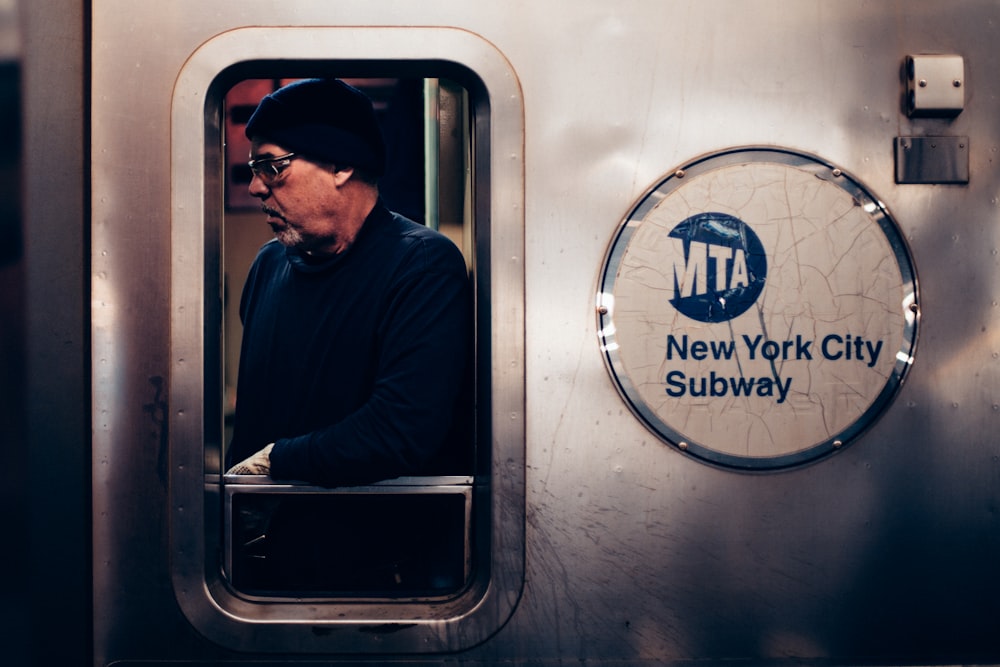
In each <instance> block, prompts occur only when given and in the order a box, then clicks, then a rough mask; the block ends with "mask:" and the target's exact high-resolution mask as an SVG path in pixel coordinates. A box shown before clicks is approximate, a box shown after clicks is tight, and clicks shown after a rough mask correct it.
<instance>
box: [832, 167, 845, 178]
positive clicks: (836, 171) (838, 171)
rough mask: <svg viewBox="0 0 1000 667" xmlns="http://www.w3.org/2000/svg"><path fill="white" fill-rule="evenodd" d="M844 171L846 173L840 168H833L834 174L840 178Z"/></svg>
mask: <svg viewBox="0 0 1000 667" xmlns="http://www.w3.org/2000/svg"><path fill="white" fill-rule="evenodd" d="M843 173H844V172H842V171H841V170H839V169H834V170H833V175H834V176H836V177H838V178H839V177H840V175H841V174H843Z"/></svg>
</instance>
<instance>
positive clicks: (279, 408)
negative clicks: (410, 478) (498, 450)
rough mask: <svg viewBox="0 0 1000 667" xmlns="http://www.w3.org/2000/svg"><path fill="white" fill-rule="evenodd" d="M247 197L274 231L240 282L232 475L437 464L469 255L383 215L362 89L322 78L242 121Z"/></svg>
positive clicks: (393, 473)
mask: <svg viewBox="0 0 1000 667" xmlns="http://www.w3.org/2000/svg"><path fill="white" fill-rule="evenodd" d="M246 135H247V137H248V138H249V139H250V140H251V144H252V148H251V158H252V159H251V161H250V168H251V171H252V173H253V177H252V180H251V182H250V193H251V194H252V195H253V196H255V197H257V198H259V199H260V200H261V203H262V209H263V211H264V213H265V214H266V215H267V224H268V225H270V227H271V229H272V231H273V232H274V236H275V239H274V240H272V241H270V242H269V243H267V244H265V245H264V246H263V247H262V248H261V250H260V251H259V253H258V255H257V258H256V260H255V261H254V264H253V266H252V267H251V269H250V273H249V276H248V278H247V281H246V284H245V286H244V289H243V296H242V299H241V302H240V317H241V319H242V321H243V342H242V349H241V354H240V366H239V378H238V384H237V401H236V415H235V422H234V427H233V439H232V443H231V445H230V448H229V451H228V454H227V459H228V460H229V461H230V463H232V462H233V461H241V459H243V460H242V461H241V462H240V463H238V464H236V465H235V466H233V467H232V468H231V469H230V470H229V473H230V474H270V475H271V476H272V477H274V478H278V479H296V480H304V481H308V482H311V483H314V484H322V485H327V486H336V485H346V484H361V483H367V482H372V481H377V480H380V479H387V478H391V477H397V476H400V475H413V474H449V473H451V474H454V473H456V472H467V470H462V471H459V470H456V469H455V468H454V467H448V465H449V461H451V465H452V466H454V465H457V464H455V463H454V459H453V457H454V456H455V455H456V449H459V448H464V449H465V450H466V451H468V450H469V449H470V448H471V443H470V442H468V441H462V437H463V434H462V433H461V429H459V428H456V427H455V424H456V423H461V422H462V419H461V417H467V416H468V415H467V414H464V413H466V412H467V410H463V409H462V408H460V407H458V406H459V404H460V402H461V401H462V400H463V399H467V398H468V396H467V391H468V385H467V384H465V379H466V378H467V377H468V376H467V373H468V372H469V371H470V370H471V369H470V368H469V365H468V359H469V357H470V354H469V352H470V350H471V344H472V341H471V338H472V337H471V331H472V313H471V292H470V287H469V281H468V274H467V271H466V267H465V262H464V260H463V258H462V256H461V253H460V252H459V250H458V249H457V248H456V247H455V246H454V245H453V244H452V243H451V242H450V241H449V240H448V239H446V238H445V237H444V236H442V235H440V234H438V233H437V232H434V231H432V230H430V229H428V228H426V227H424V226H422V225H418V224H417V223H414V222H412V221H410V220H408V219H406V218H404V217H402V216H400V215H397V214H395V213H392V212H390V211H389V210H388V209H387V208H386V207H385V206H384V205H383V203H382V201H381V198H380V196H379V191H378V186H377V178H378V176H379V175H380V174H382V172H383V170H384V167H385V148H384V145H383V140H382V136H381V133H380V131H379V127H378V124H377V120H376V118H375V114H374V111H373V109H372V104H371V102H370V100H369V99H368V98H367V97H366V96H365V95H364V94H363V93H361V92H360V91H358V90H357V89H355V88H353V87H351V86H349V85H347V84H345V83H343V82H341V81H338V80H334V79H308V80H304V81H299V82H296V83H292V84H290V85H287V86H285V87H283V88H281V89H279V90H277V91H275V92H274V93H272V94H270V95H267V96H266V97H264V99H263V100H261V102H260V104H259V106H258V107H257V109H256V111H255V112H254V114H253V115H252V116H251V118H250V120H249V122H248V123H247V127H246Z"/></svg>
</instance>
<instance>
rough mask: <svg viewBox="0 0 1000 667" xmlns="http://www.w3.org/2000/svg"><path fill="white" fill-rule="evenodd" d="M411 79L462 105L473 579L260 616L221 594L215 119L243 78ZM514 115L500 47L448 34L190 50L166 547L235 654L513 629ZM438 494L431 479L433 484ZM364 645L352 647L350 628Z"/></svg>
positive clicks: (519, 453)
mask: <svg viewBox="0 0 1000 667" xmlns="http://www.w3.org/2000/svg"><path fill="white" fill-rule="evenodd" d="M318 74H325V75H331V74H334V75H337V76H345V77H348V76H350V77H362V76H419V77H428V78H432V77H440V78H447V79H450V80H453V81H455V82H457V83H459V84H460V85H462V86H463V87H465V89H466V91H468V93H469V106H470V117H471V123H472V127H471V132H472V144H473V152H472V170H473V186H472V188H473V198H474V200H473V225H474V228H473V235H474V237H473V238H474V253H473V254H474V260H473V275H474V280H475V292H476V304H477V306H476V357H477V380H476V385H477V397H478V401H477V402H478V412H477V426H476V436H477V443H478V448H479V451H478V452H477V464H476V470H475V474H474V475H473V477H472V482H471V496H472V515H473V516H472V521H473V523H474V524H475V525H476V530H475V531H474V533H473V535H474V537H473V544H472V558H473V559H474V565H473V571H472V576H471V580H470V583H469V585H468V586H467V587H466V588H465V589H463V590H462V591H461V592H459V593H457V594H456V595H455V596H452V597H450V598H448V599H445V600H408V599H386V598H379V599H374V600H364V601H358V600H337V599H333V600H325V601H316V600H305V601H299V600H296V599H293V598H288V599H285V600H268V601H267V602H266V603H263V602H261V601H259V600H253V599H249V598H248V597H247V596H243V595H241V594H239V593H238V592H237V591H234V590H233V589H232V587H231V586H229V584H228V582H227V580H226V577H225V575H224V573H223V567H222V563H221V560H222V558H221V556H220V554H221V552H222V549H220V548H219V547H220V544H219V543H220V539H221V536H222V530H223V525H224V516H223V510H222V508H223V504H224V498H223V495H224V494H223V492H224V488H223V479H222V472H223V471H222V469H221V468H222V461H221V451H222V443H221V442H219V440H221V433H222V432H223V431H222V401H223V397H222V394H223V382H222V356H221V355H222V340H221V338H222V331H221V329H222V289H223V285H222V272H221V256H222V255H221V253H222V240H221V225H222V216H223V210H224V199H225V197H224V179H223V170H224V162H225V160H224V156H223V146H222V124H223V118H222V108H223V100H224V96H225V93H226V91H228V89H229V88H230V87H231V86H232V85H233V84H234V83H236V82H237V81H239V80H241V79H246V78H268V77H274V78H278V77H282V78H285V77H300V76H315V75H318ZM523 150H524V113H523V101H522V96H521V91H520V87H519V85H518V81H517V77H516V75H515V73H514V72H513V70H512V69H511V67H510V63H509V62H508V61H507V60H506V59H505V58H504V57H503V55H502V54H501V53H500V52H498V51H497V50H496V49H495V47H494V46H492V45H491V44H489V43H488V42H486V41H484V40H482V39H481V38H479V37H478V36H476V35H474V34H472V33H469V32H466V31H462V30H458V29H452V28H440V27H432V28H374V27H324V28H300V27H296V28H289V27H260V28H241V29H237V30H233V31H229V32H226V33H222V34H220V35H217V36H215V37H213V38H212V39H210V40H208V41H207V42H205V43H204V44H202V46H201V47H199V48H198V49H197V50H196V51H195V52H194V53H193V54H191V56H190V57H189V58H188V60H187V61H186V63H185V65H184V67H183V68H182V69H181V71H180V73H179V76H178V78H177V82H176V84H175V87H174V93H173V98H172V108H171V165H170V173H171V241H172V249H171V331H170V344H171V357H170V359H171V367H170V383H169V401H170V402H169V405H170V412H169V451H170V468H169V488H170V494H169V502H170V507H169V513H168V520H169V533H170V548H171V561H170V563H171V565H170V567H171V577H172V581H173V585H174V592H175V595H176V597H177V600H178V603H179V604H180V607H181V609H182V611H183V613H184V614H185V616H186V617H187V618H188V620H189V621H190V622H191V623H192V625H193V626H194V627H195V628H197V629H198V631H199V632H200V633H201V634H203V635H204V636H206V637H207V638H208V639H210V640H212V641H214V642H216V643H218V644H220V645H222V646H225V647H227V648H231V649H234V650H240V651H257V652H296V653H303V652H304V653H328V652H338V653H357V652H369V651H372V652H379V653H387V652H388V653H427V652H432V653H433V652H451V651H458V650H463V649H466V648H469V647H471V646H474V645H476V644H477V643H480V642H481V641H484V640H485V639H486V638H488V637H489V636H490V635H491V634H493V633H494V632H496V631H497V630H498V629H499V628H500V627H501V626H502V625H503V624H504V623H505V622H506V620H507V619H508V618H509V617H510V615H511V614H512V613H513V611H514V608H515V607H516V605H517V602H518V600H519V597H520V593H521V588H522V585H523V579H524V516H525V513H524V449H525V420H524V410H525V399H524V377H525V376H524V267H523V261H522V258H523V248H524V166H523V164H524V162H523V160H524V156H523ZM428 483H431V484H433V478H431V479H429V480H428ZM351 629H353V630H361V631H362V632H345V630H351Z"/></svg>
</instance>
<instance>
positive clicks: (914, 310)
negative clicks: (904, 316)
mask: <svg viewBox="0 0 1000 667" xmlns="http://www.w3.org/2000/svg"><path fill="white" fill-rule="evenodd" d="M918 309H919V306H917V304H915V303H911V304H910V312H911V313H915V312H917V310H918Z"/></svg>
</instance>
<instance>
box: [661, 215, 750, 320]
mask: <svg viewBox="0 0 1000 667" xmlns="http://www.w3.org/2000/svg"><path fill="white" fill-rule="evenodd" d="M670 240H671V243H673V245H674V247H673V250H672V252H671V256H672V258H673V267H672V272H673V274H672V275H673V286H674V296H673V298H672V299H670V303H671V304H672V305H673V306H674V307H675V308H676V309H677V310H679V311H680V312H681V313H683V314H684V315H687V316H688V317H690V318H691V319H694V320H698V321H699V322H725V321H726V320H731V319H733V318H735V317H738V316H740V315H742V314H743V313H744V312H746V310H747V309H748V308H749V307H750V306H752V305H753V304H754V303H755V302H756V301H757V297H759V296H760V293H761V290H763V289H764V281H765V279H766V278H767V257H766V256H765V254H764V247H763V246H762V245H761V242H760V239H759V238H757V235H756V234H755V233H754V232H753V230H752V229H750V227H749V226H747V225H746V223H744V222H743V221H742V220H740V219H739V218H735V217H733V216H731V215H726V214H725V213H699V214H697V215H693V216H691V217H690V218H687V219H686V220H684V221H683V222H681V223H680V224H679V225H677V226H676V227H674V229H673V231H671V232H670ZM669 275H670V274H668V276H669Z"/></svg>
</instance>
